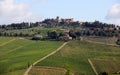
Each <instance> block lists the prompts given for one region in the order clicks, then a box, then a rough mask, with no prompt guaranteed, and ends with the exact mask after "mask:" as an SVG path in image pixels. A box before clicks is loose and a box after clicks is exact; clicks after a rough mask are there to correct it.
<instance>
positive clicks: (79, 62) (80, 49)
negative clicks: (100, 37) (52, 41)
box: [36, 41, 120, 75]
mask: <svg viewBox="0 0 120 75" xmlns="http://www.w3.org/2000/svg"><path fill="white" fill-rule="evenodd" d="M88 59H90V60H91V62H92V63H93V65H94V67H95V69H96V71H97V73H98V74H100V73H101V72H108V73H110V74H112V73H117V72H118V71H119V69H120V64H119V63H120V60H119V59H120V49H119V47H113V46H108V45H103V44H95V43H88V42H84V41H82V42H80V41H70V42H69V43H68V44H67V45H66V46H65V47H64V48H62V49H61V50H60V51H59V52H57V53H56V54H54V55H52V56H51V57H49V58H47V59H46V60H44V61H42V62H40V63H38V64H37V65H36V66H49V67H58V68H64V69H67V70H70V72H72V73H74V75H95V73H94V71H93V69H92V67H91V65H90V63H89V62H88ZM108 62H109V63H108ZM106 64H107V65H106ZM105 65H106V66H105ZM104 66H105V67H104ZM113 67H114V69H112V68H113ZM111 69H112V70H111ZM48 73H49V72H48Z"/></svg>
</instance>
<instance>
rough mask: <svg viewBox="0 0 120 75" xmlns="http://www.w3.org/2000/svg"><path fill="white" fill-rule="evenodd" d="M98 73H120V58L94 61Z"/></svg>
mask: <svg viewBox="0 0 120 75" xmlns="http://www.w3.org/2000/svg"><path fill="white" fill-rule="evenodd" d="M92 62H93V64H94V66H95V68H96V70H97V72H98V73H100V72H107V73H117V72H119V71H120V58H112V59H111V58H110V59H92Z"/></svg>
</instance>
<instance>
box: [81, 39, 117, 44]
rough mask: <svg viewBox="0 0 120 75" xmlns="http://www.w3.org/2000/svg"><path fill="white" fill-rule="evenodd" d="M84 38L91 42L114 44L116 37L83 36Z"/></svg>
mask: <svg viewBox="0 0 120 75" xmlns="http://www.w3.org/2000/svg"><path fill="white" fill-rule="evenodd" d="M83 38H84V40H89V41H92V42H101V43H104V44H116V41H117V38H115V37H113V38H112V37H83Z"/></svg>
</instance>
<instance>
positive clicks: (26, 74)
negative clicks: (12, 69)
mask: <svg viewBox="0 0 120 75" xmlns="http://www.w3.org/2000/svg"><path fill="white" fill-rule="evenodd" d="M66 44H67V42H65V43H64V44H63V45H62V46H60V47H59V48H58V49H56V50H55V51H53V52H52V53H50V54H48V55H46V56H44V57H43V58H41V59H39V60H38V61H36V62H34V63H33V64H32V65H30V67H29V68H28V69H27V70H26V71H25V73H24V74H23V75H28V72H29V71H30V70H31V68H32V66H34V65H36V64H37V63H38V62H41V61H43V60H44V59H46V58H48V57H49V56H51V55H53V54H55V53H56V52H58V51H59V50H60V49H61V48H63V47H64V46H65V45H66Z"/></svg>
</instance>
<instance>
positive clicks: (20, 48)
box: [0, 38, 63, 75]
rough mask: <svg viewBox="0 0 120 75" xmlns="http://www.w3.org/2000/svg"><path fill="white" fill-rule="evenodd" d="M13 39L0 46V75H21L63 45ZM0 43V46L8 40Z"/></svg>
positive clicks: (3, 39)
mask: <svg viewBox="0 0 120 75" xmlns="http://www.w3.org/2000/svg"><path fill="white" fill-rule="evenodd" d="M7 39H11V38H7ZM14 39H15V40H14V41H11V42H9V43H7V44H5V45H3V46H0V75H21V74H23V73H24V71H25V69H26V68H27V67H28V66H29V65H30V64H32V63H33V62H35V61H36V60H38V59H40V58H42V57H44V56H45V55H47V54H49V53H51V52H52V51H54V50H56V49H57V48H58V47H59V46H60V45H62V44H63V42H56V41H32V40H27V39H21V38H14ZM3 41H4V42H3ZM0 42H1V44H2V43H5V42H8V40H6V39H5V38H0Z"/></svg>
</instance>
